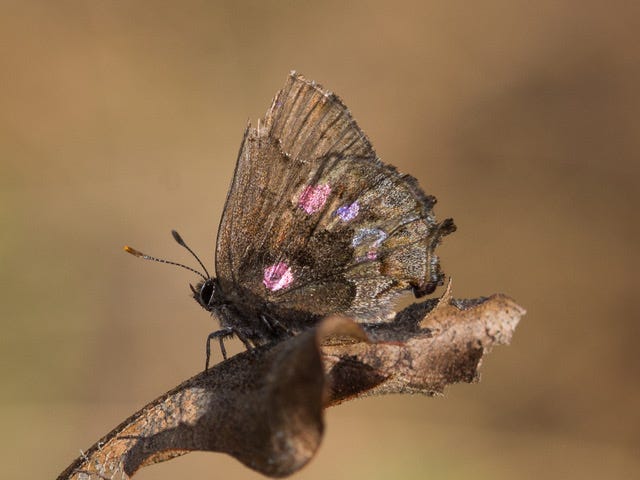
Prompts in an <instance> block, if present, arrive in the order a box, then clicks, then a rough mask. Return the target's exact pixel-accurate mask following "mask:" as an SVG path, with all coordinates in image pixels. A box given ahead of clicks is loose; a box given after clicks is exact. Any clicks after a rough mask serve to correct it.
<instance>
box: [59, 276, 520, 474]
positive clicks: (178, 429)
mask: <svg viewBox="0 0 640 480" xmlns="http://www.w3.org/2000/svg"><path fill="white" fill-rule="evenodd" d="M524 313H525V311H524V310H523V309H522V308H521V307H519V306H518V305H517V304H516V303H515V302H514V301H513V300H511V299H510V298H508V297H506V296H504V295H494V296H492V297H489V298H482V299H476V300H453V299H451V297H450V288H448V289H447V292H446V293H445V295H444V296H443V298H442V299H440V300H439V301H438V300H428V301H426V302H423V303H419V304H415V305H411V306H410V307H408V308H407V309H405V310H403V311H402V312H400V313H399V314H398V315H397V317H396V319H395V320H394V321H393V322H391V323H386V324H378V325H373V326H372V325H362V324H357V323H354V322H353V321H351V320H349V319H346V318H340V317H332V318H328V319H326V320H324V321H323V322H322V323H320V324H319V325H318V326H317V327H316V328H314V329H310V330H308V331H306V332H304V333H302V334H300V335H298V336H296V337H292V338H290V339H288V340H286V341H282V342H280V343H277V344H275V345H271V346H265V347H262V348H259V349H256V350H254V351H251V352H244V353H242V354H239V355H236V356H234V357H233V358H230V359H229V360H227V361H226V362H223V363H220V364H218V365H216V366H215V367H214V368H212V369H210V370H209V371H206V372H203V373H200V374H198V375H196V376H195V377H193V378H191V379H189V380H187V381H186V382H184V383H183V384H182V385H179V386H178V387H176V388H175V389H173V390H171V391H170V392H168V393H166V394H165V395H163V396H162V397H160V398H158V399H157V400H155V401H154V402H152V403H150V404H149V405H147V406H146V407H144V408H143V409H142V410H140V411H139V412H137V413H135V414H134V415H132V416H131V417H130V418H128V419H127V420H125V421H124V422H123V423H122V424H121V425H119V426H118V427H116V428H115V429H114V430H113V431H111V432H110V433H109V434H108V435H106V436H105V437H104V438H102V439H101V440H100V441H99V442H98V443H96V444H95V445H94V446H93V447H91V448H90V449H89V450H88V451H87V452H85V453H84V454H83V455H82V456H80V457H79V458H78V459H77V460H76V461H75V462H73V464H71V465H70V466H69V467H68V468H67V469H66V470H65V471H64V472H63V473H62V474H61V475H60V476H59V477H58V478H59V479H70V478H78V479H81V478H128V477H130V476H132V475H133V474H134V473H135V472H136V471H137V470H138V469H139V468H140V467H143V466H145V465H150V464H153V463H157V462H161V461H164V460H169V459H171V458H173V457H176V456H179V455H182V454H185V453H188V452H189V451H194V450H207V451H214V452H225V453H228V454H230V455H233V456H234V457H235V458H237V459H238V460H239V461H241V462H242V463H243V464H245V465H246V466H248V467H249V468H252V469H254V470H256V471H258V472H261V473H263V474H265V475H268V476H271V477H283V476H287V475H290V474H292V473H294V472H295V471H297V470H298V469H300V468H301V467H303V466H304V465H305V464H306V463H307V462H308V461H309V460H310V459H311V458H312V457H313V455H314V454H315V452H316V450H317V448H318V446H319V445H320V441H321V440H322V433H323V428H324V426H323V409H324V408H326V407H328V406H332V405H336V404H338V403H341V402H343V401H346V400H349V399H351V398H355V397H361V396H365V395H379V394H384V393H417V392H418V393H424V394H427V395H434V394H437V393H440V392H442V390H443V389H444V387H445V386H446V385H448V384H451V383H456V382H472V381H474V380H476V379H477V376H478V366H479V363H480V360H481V358H482V356H483V354H484V353H486V352H488V351H489V350H490V349H491V347H493V346H494V345H500V344H505V343H508V342H509V340H510V339H511V335H512V334H513V331H514V329H515V327H516V325H517V323H518V321H519V319H520V317H521V316H522V315H524Z"/></svg>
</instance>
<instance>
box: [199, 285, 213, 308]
mask: <svg viewBox="0 0 640 480" xmlns="http://www.w3.org/2000/svg"><path fill="white" fill-rule="evenodd" d="M213 290H214V288H213V282H212V281H211V280H207V281H206V282H204V283H203V284H202V288H201V289H200V303H201V304H202V306H203V307H206V306H207V305H209V302H210V301H211V297H212V296H213Z"/></svg>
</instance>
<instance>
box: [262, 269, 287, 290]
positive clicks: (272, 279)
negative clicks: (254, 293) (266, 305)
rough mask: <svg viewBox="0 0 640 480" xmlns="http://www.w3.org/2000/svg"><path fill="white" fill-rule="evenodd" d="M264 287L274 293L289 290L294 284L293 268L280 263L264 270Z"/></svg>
mask: <svg viewBox="0 0 640 480" xmlns="http://www.w3.org/2000/svg"><path fill="white" fill-rule="evenodd" d="M262 282H263V283H264V286H265V287H267V288H268V289H269V290H271V291H272V292H275V291H276V290H280V289H282V288H287V287H288V286H289V285H291V282H293V273H292V272H291V267H289V265H287V264H286V263H284V262H278V263H276V264H274V265H271V266H270V267H267V268H265V269H264V279H263V280H262Z"/></svg>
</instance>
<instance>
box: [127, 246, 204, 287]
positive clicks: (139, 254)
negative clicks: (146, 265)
mask: <svg viewBox="0 0 640 480" xmlns="http://www.w3.org/2000/svg"><path fill="white" fill-rule="evenodd" d="M124 251H125V252H127V253H130V254H131V255H133V256H134V257H138V258H142V259H143V260H153V261H154V262H160V263H167V264H169V265H176V266H178V267H182V268H186V269H187V270H189V271H191V272H193V273H197V274H198V275H200V276H201V277H202V278H203V279H205V280H207V279H208V278H209V277H205V276H204V275H203V274H202V273H201V272H199V271H198V270H196V269H194V268H191V267H187V266H186V265H183V264H182V263H177V262H171V261H169V260H165V259H163V258H156V257H152V256H151V255H147V254H145V253H142V252H139V251H138V250H136V249H135V248H131V247H130V246H129V245H125V247H124ZM203 268H204V267H203ZM205 272H206V269H205ZM207 275H209V273H208V272H207Z"/></svg>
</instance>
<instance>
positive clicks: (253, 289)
mask: <svg viewBox="0 0 640 480" xmlns="http://www.w3.org/2000/svg"><path fill="white" fill-rule="evenodd" d="M434 203H435V198H434V197H432V196H427V195H425V194H424V193H423V192H422V190H421V189H420V187H419V186H418V184H417V182H416V180H415V179H414V178H413V177H411V176H408V175H403V174H400V173H399V172H398V171H397V170H396V169H395V168H394V167H391V166H389V165H385V164H384V163H382V162H381V161H380V160H379V159H378V158H377V156H376V154H375V152H374V150H373V148H372V146H371V144H370V142H369V140H368V139H367V137H366V136H365V135H364V133H363V132H362V131H361V130H360V129H359V127H358V126H357V124H356V123H355V121H354V120H353V118H352V117H351V114H350V113H349V111H348V109H347V108H346V107H345V105H344V104H343V103H342V101H341V100H340V99H339V98H338V97H337V96H335V95H333V94H331V93H329V92H327V91H325V90H324V89H322V88H321V87H320V86H319V85H317V84H315V83H313V82H309V81H307V80H306V79H304V78H303V77H302V76H300V75H298V74H295V73H292V74H291V75H290V77H289V78H288V80H287V83H286V85H285V87H284V88H283V89H282V90H281V91H280V92H279V93H278V94H277V96H276V98H275V99H274V101H273V104H272V105H271V108H270V109H269V111H268V112H267V115H266V116H265V119H264V121H263V122H262V123H259V124H258V128H251V127H248V128H247V130H246V132H245V136H244V139H243V142H242V146H241V148H240V154H239V157H238V162H237V165H236V171H235V175H234V179H233V183H232V185H231V189H230V191H229V194H228V197H227V202H226V206H225V210H224V213H223V216H222V220H221V224H220V229H219V232H218V244H217V250H216V272H217V277H218V282H219V285H220V288H221V289H222V290H223V292H224V295H225V297H226V298H228V299H229V301H230V302H232V303H234V304H235V305H236V306H237V307H238V309H239V310H241V311H242V310H243V309H245V308H257V309H258V310H262V311H264V310H266V311H267V312H268V313H269V314H272V315H274V316H275V317H276V318H279V319H283V321H285V322H288V321H289V319H293V318H296V319H300V318H314V317H317V316H322V315H327V314H331V313H344V314H347V315H351V316H354V317H355V318H359V319H362V320H368V321H382V320H385V319H387V318H388V317H389V316H390V314H391V313H392V306H393V305H392V300H393V299H394V298H395V297H396V296H397V295H398V294H399V293H401V292H403V291H405V290H409V289H412V290H413V291H414V293H415V294H416V296H422V295H424V294H426V293H430V292H431V291H432V290H433V289H434V288H435V286H436V285H437V284H440V283H441V282H442V276H443V275H442V273H441V272H440V267H439V262H438V258H437V256H436V255H435V253H434V248H435V247H436V245H437V244H438V243H439V241H440V239H441V237H442V236H443V235H445V234H447V233H449V232H451V231H453V230H454V229H455V227H454V225H453V222H452V221H451V220H450V219H448V220H445V221H444V222H442V223H438V222H436V220H435V218H434V216H433V213H432V207H433V204H434ZM248 304H251V305H253V307H248V306H246V307H245V305H248Z"/></svg>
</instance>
